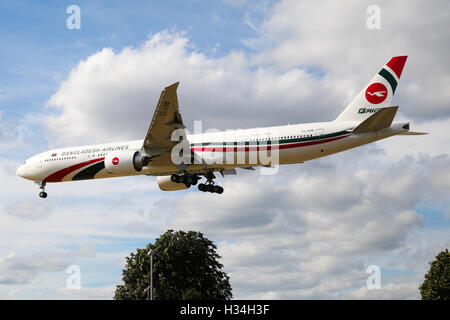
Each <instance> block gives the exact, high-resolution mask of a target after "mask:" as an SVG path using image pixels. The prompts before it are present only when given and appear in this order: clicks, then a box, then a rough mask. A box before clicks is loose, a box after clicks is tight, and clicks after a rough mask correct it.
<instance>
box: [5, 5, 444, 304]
mask: <svg viewBox="0 0 450 320" xmlns="http://www.w3.org/2000/svg"><path fill="white" fill-rule="evenodd" d="M339 3H340V2H339ZM72 4H76V5H78V6H79V7H80V9H81V29H80V30H69V29H68V28H67V27H66V20H67V18H68V17H69V14H67V13H66V8H67V7H68V6H69V5H72ZM369 4H371V3H370V2H369V1H348V3H347V2H346V3H345V4H343V5H340V4H338V3H337V2H333V1H324V3H323V4H318V3H312V2H308V1H289V0H280V1H256V0H248V1H245V0H224V1H208V2H205V1H127V2H126V1H95V2H93V1H78V2H73V1H40V2H32V1H3V2H1V3H0V26H1V28H0V39H1V40H2V50H0V160H1V161H0V163H1V165H0V179H3V181H5V183H4V184H3V185H2V187H1V188H0V191H2V192H1V194H0V217H1V219H2V221H3V222H2V225H0V234H1V236H0V298H2V299H7V298H19V299H20V298H34V299H41V298H69V299H70V298H74V299H77V298H102V299H106V298H109V297H111V292H113V288H114V285H116V284H119V283H120V276H121V270H122V267H123V259H124V257H125V256H126V255H128V254H129V253H130V252H132V251H134V250H135V249H136V248H138V247H140V248H142V247H144V246H145V245H146V244H147V243H148V242H149V241H153V240H154V239H155V238H156V237H158V236H159V235H160V234H161V233H163V232H164V231H165V230H167V229H183V230H188V229H192V230H198V231H202V232H204V233H205V235H206V236H207V237H209V238H210V239H212V240H213V241H215V242H216V244H218V248H219V253H220V254H221V255H222V256H223V261H222V263H223V264H224V266H225V271H226V272H228V273H229V274H230V277H231V282H232V286H233V289H234V292H233V293H234V296H235V297H250V298H256V299H260V298H274V299H277V298H283V299H308V298H328V299H330V298H331V299H333V298H386V299H389V298H399V299H408V298H412V299H415V298H417V297H418V296H417V290H416V289H417V284H418V282H419V281H420V280H421V279H422V277H423V274H424V273H425V271H426V268H427V265H428V261H430V260H431V259H432V258H433V257H434V256H435V255H436V254H437V253H438V252H439V250H443V249H444V248H445V247H448V245H449V238H448V234H450V233H449V231H450V212H449V211H448V204H449V202H450V200H449V199H450V198H449V194H450V185H449V184H448V181H449V180H450V160H449V156H450V155H449V150H448V138H449V134H448V130H447V128H448V125H449V124H450V110H449V108H448V106H449V105H450V97H449V96H448V94H447V93H446V92H447V91H448V86H447V84H448V83H450V82H449V81H450V79H449V77H448V74H450V72H449V71H450V66H449V62H448V61H447V60H448V59H446V57H447V54H448V50H449V48H448V41H443V39H448V38H447V35H448V31H447V30H449V28H448V21H450V19H448V18H449V17H448V12H450V11H448V10H445V8H448V6H449V5H448V3H447V2H445V1H436V2H435V3H433V5H429V6H427V7H426V8H424V7H423V5H422V4H421V2H420V1H411V2H410V4H409V6H406V7H405V6H404V5H402V4H401V2H398V1H392V2H390V1H380V4H379V5H380V7H381V9H382V12H383V16H382V19H383V20H382V29H381V30H379V31H373V30H368V29H367V28H365V19H366V18H367V13H366V8H367V6H368V5H369ZM324 8H325V9H326V10H324ZM417 19H420V20H417ZM414 21H421V24H420V26H422V27H420V26H419V25H418V24H417V23H414ZM442 26H446V28H442ZM430 30H432V31H433V34H434V35H435V36H434V37H433V38H432V39H430V38H429V36H428V35H429V32H430ZM127 47H129V48H131V49H130V50H128V51H127V49H125V48H127ZM105 48H111V49H112V51H108V49H105ZM405 53H407V54H408V55H409V59H408V62H407V64H406V67H405V71H404V75H402V81H401V83H400V84H399V87H398V89H397V92H396V97H395V99H396V103H399V104H400V105H401V108H400V109H399V110H400V111H399V114H398V118H399V119H400V120H402V121H403V120H405V121H411V123H412V128H413V130H417V131H427V132H431V134H430V135H428V136H424V137H395V138H392V139H388V140H385V141H381V142H379V143H376V144H373V145H370V146H366V147H363V148H359V149H354V150H350V151H347V152H345V153H342V154H339V155H335V156H332V157H329V158H324V159H320V160H317V161H313V162H310V163H305V164H303V165H296V166H288V167H285V168H282V169H281V170H280V172H279V174H277V175H276V176H273V177H264V176H260V175H259V174H256V175H255V174H254V173H249V172H247V171H245V172H239V175H238V176H236V177H232V178H227V179H224V180H221V183H223V185H224V187H225V190H226V192H225V193H224V195H223V197H221V198H214V197H204V194H201V193H199V192H197V191H195V190H189V191H186V192H180V193H164V192H162V191H160V190H159V189H158V187H157V185H156V181H155V179H154V178H151V177H132V178H124V179H106V180H104V181H82V182H76V183H63V184H58V185H50V186H49V187H48V191H49V198H48V199H46V202H42V201H40V199H37V187H36V186H35V185H33V184H32V183H31V182H29V181H24V180H22V179H20V178H18V177H16V175H15V169H16V168H17V166H18V165H19V164H20V163H22V162H23V161H24V160H25V159H26V158H28V157H30V156H32V155H33V154H36V153H39V152H42V151H44V150H47V149H49V148H51V147H53V146H63V145H72V144H82V143H85V142H86V141H88V142H89V143H90V142H91V141H93V142H108V141H114V140H126V139H129V138H133V139H139V138H142V136H143V134H144V133H145V130H146V129H147V126H148V122H149V121H150V119H151V116H152V114H153V108H154V105H155V103H156V99H157V97H158V95H159V92H160V90H161V88H162V87H163V86H165V85H167V83H168V82H169V81H174V79H175V80H180V79H181V81H182V82H181V84H180V87H179V91H178V94H179V99H180V104H181V105H182V106H183V109H182V112H183V119H184V121H185V122H188V123H187V126H188V127H191V126H192V120H204V121H205V123H206V125H205V127H204V129H207V128H210V127H214V126H216V127H218V128H220V129H224V128H243V127H256V126H263V125H270V124H286V123H298V122H308V121H315V120H331V119H332V117H333V115H337V114H338V113H339V112H340V110H342V108H343V107H345V105H346V104H347V103H348V102H349V101H350V100H351V98H353V96H354V95H355V94H356V93H357V92H358V90H360V89H361V87H362V86H363V85H364V84H366V83H367V81H368V80H369V79H370V76H372V75H373V74H374V73H375V72H376V71H377V70H379V67H381V66H382V65H383V64H384V63H386V61H387V59H389V58H390V57H392V56H393V55H397V54H405ZM166 55H167V56H170V57H171V59H172V60H171V63H170V64H162V63H161V61H164V57H165V56H166ZM423 61H438V62H439V63H436V64H425V63H423ZM119 62H120V63H122V64H121V65H120V64H118V63H119ZM152 62H154V63H153V64H152ZM96 65H98V66H101V68H99V69H95V68H96V67H95V66H96ZM113 67H114V68H117V70H114V74H116V75H117V77H118V78H121V77H123V79H132V81H131V83H127V82H126V81H124V82H120V81H112V80H111V79H110V78H111V75H110V73H109V71H110V69H111V68H113ZM80 79H84V80H83V81H84V82H83V81H80ZM110 80H111V81H110ZM104 97H107V98H104ZM86 103H87V104H88V105H86ZM124 106H126V107H127V110H128V111H127V112H124ZM424 106H426V108H425V107H424ZM73 115H76V117H73ZM87 133H89V134H87ZM447 177H449V179H447ZM267 186H270V188H267ZM324 194H326V195H327V197H326V199H323V195H324ZM47 200H48V201H47ZM201 208H210V210H209V211H205V210H203V209H201ZM336 208H339V209H336ZM271 253H273V254H271ZM37 261H45V263H44V262H42V263H37ZM279 261H283V262H285V264H281V265H280V264H279ZM71 264H77V265H80V266H81V270H82V286H83V288H94V289H95V290H94V289H93V290H81V291H79V292H73V291H70V290H67V289H66V288H65V282H66V279H67V276H68V275H67V274H66V272H65V270H66V267H67V266H68V265H71ZM371 264H379V265H380V267H381V269H382V272H383V274H382V279H383V283H385V288H384V289H383V290H380V291H377V292H373V291H368V290H366V289H365V280H366V278H367V275H366V273H365V268H366V267H367V266H368V265H371ZM383 270H384V271H383ZM336 284H338V285H336Z"/></svg>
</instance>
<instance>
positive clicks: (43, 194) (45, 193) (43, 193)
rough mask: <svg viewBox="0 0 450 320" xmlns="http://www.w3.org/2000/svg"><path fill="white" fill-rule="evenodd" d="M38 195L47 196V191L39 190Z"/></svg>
mask: <svg viewBox="0 0 450 320" xmlns="http://www.w3.org/2000/svg"><path fill="white" fill-rule="evenodd" d="M39 197H41V198H44V199H45V198H47V192H45V191H41V192H39Z"/></svg>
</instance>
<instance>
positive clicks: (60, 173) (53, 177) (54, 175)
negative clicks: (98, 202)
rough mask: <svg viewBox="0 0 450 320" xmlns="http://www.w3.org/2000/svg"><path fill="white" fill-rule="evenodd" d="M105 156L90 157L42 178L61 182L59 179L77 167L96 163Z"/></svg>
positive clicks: (46, 180)
mask: <svg viewBox="0 0 450 320" xmlns="http://www.w3.org/2000/svg"><path fill="white" fill-rule="evenodd" d="M104 159H105V158H104V157H103V158H98V159H92V160H89V161H85V162H81V163H78V164H75V165H73V166H70V167H67V168H64V169H62V170H59V171H56V172H55V173H52V174H51V175H49V176H48V177H47V178H45V179H44V182H61V180H62V179H63V178H64V177H65V176H67V175H68V174H69V173H72V172H74V171H75V170H77V169H80V168H83V167H84V166H87V165H90V164H92V163H96V162H99V161H103V160H104Z"/></svg>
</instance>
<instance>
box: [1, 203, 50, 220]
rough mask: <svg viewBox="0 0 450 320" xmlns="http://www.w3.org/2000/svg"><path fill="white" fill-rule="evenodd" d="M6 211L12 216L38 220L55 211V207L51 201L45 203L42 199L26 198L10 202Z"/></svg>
mask: <svg viewBox="0 0 450 320" xmlns="http://www.w3.org/2000/svg"><path fill="white" fill-rule="evenodd" d="M5 211H6V213H7V214H9V215H12V216H16V217H20V218H23V219H28V220H37V219H42V218H45V217H47V216H48V215H50V214H51V213H52V211H53V208H52V207H51V206H50V204H49V203H43V202H42V201H39V200H37V199H35V200H30V199H26V200H22V201H19V202H15V203H11V204H9V205H8V206H6V208H5Z"/></svg>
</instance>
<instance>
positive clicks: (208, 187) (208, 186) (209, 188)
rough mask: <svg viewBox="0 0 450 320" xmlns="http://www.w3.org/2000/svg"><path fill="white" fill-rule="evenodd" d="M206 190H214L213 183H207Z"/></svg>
mask: <svg viewBox="0 0 450 320" xmlns="http://www.w3.org/2000/svg"><path fill="white" fill-rule="evenodd" d="M205 191H208V192H213V186H212V184H207V185H206V188H205Z"/></svg>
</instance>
